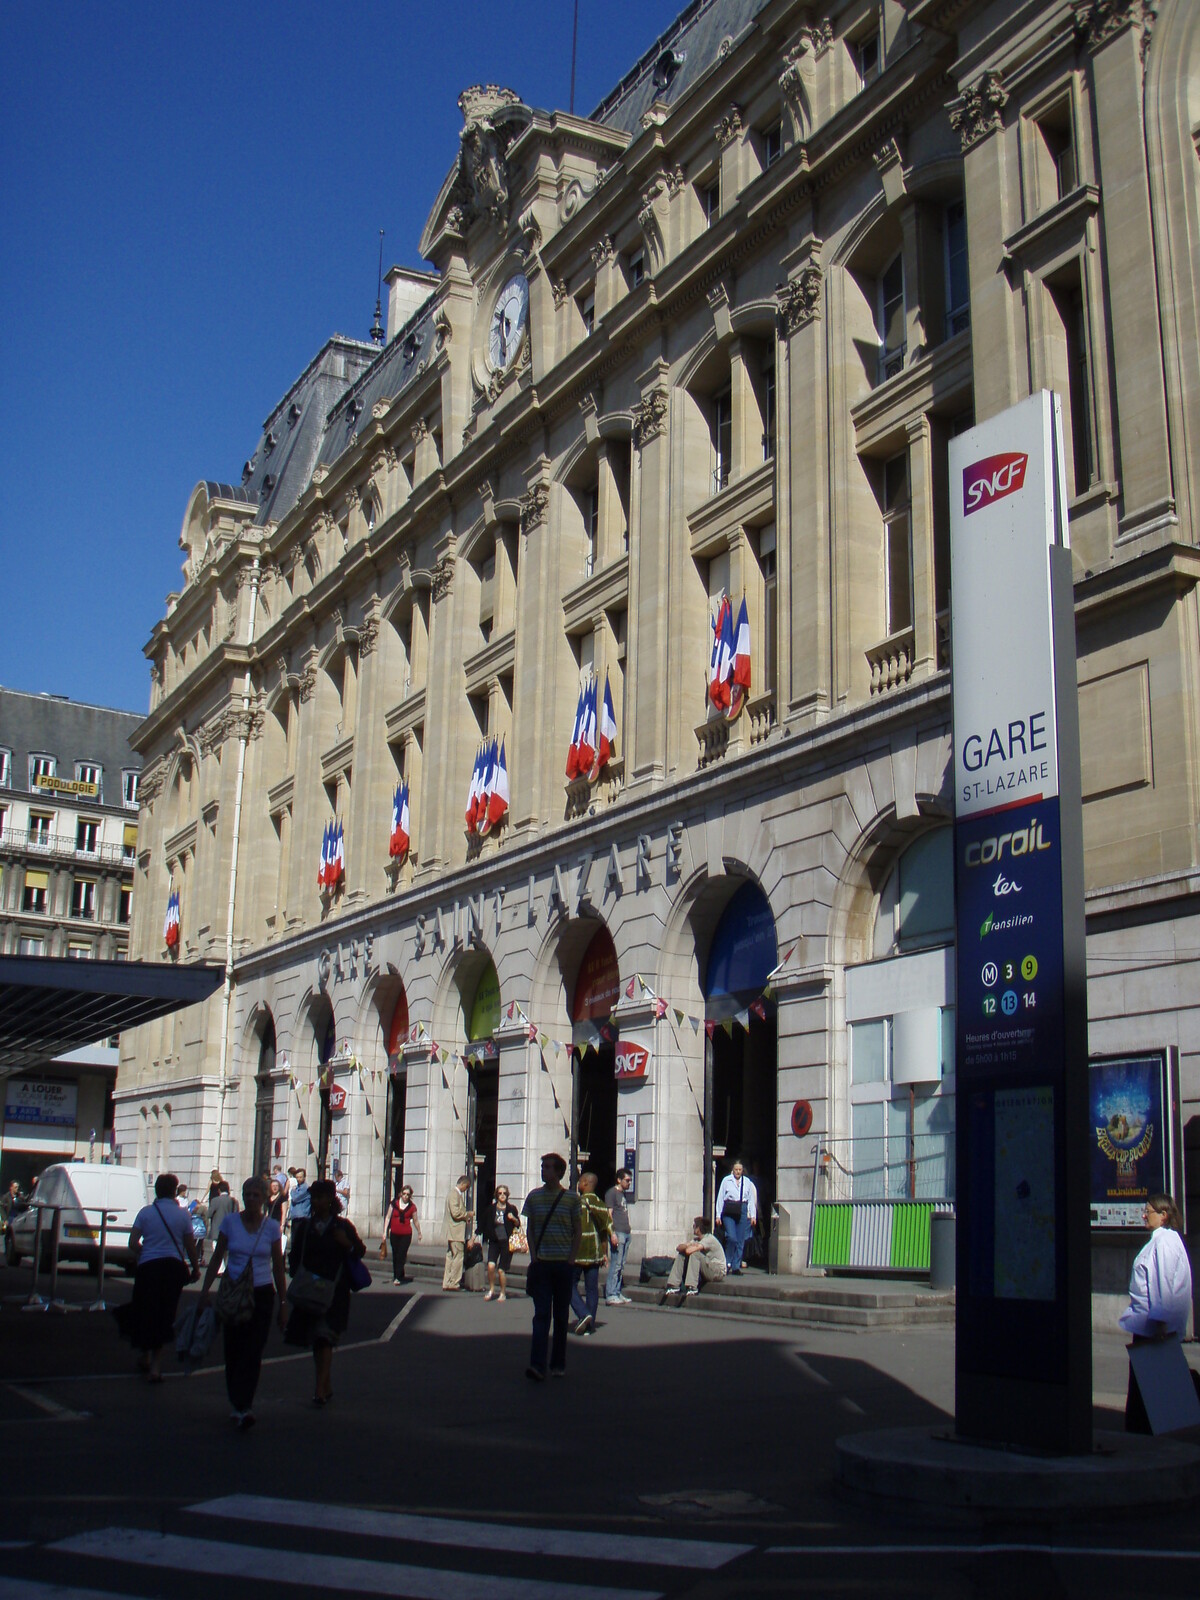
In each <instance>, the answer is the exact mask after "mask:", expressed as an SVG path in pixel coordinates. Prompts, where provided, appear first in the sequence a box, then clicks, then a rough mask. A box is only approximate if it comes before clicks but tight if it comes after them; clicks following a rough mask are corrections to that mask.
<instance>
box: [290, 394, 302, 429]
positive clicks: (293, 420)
mask: <svg viewBox="0 0 1200 1600" xmlns="http://www.w3.org/2000/svg"><path fill="white" fill-rule="evenodd" d="M287 419H288V427H289V428H294V427H295V426H296V424H297V423H298V422H299V421H300V407H299V404H298V403H297V402H296V401H295V400H293V401H292V403H291V405H290V406H289V407H288V415H287Z"/></svg>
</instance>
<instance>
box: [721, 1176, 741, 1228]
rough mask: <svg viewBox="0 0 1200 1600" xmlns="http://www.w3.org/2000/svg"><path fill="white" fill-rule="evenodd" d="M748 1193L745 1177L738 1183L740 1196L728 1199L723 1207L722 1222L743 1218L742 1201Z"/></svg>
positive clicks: (738, 1220)
mask: <svg viewBox="0 0 1200 1600" xmlns="http://www.w3.org/2000/svg"><path fill="white" fill-rule="evenodd" d="M745 1193H746V1180H745V1178H743V1179H742V1180H741V1182H740V1183H739V1184H738V1197H737V1199H736V1200H726V1202H725V1204H724V1205H723V1206H722V1207H721V1221H722V1222H740V1221H741V1220H742V1201H743V1198H744V1196H745Z"/></svg>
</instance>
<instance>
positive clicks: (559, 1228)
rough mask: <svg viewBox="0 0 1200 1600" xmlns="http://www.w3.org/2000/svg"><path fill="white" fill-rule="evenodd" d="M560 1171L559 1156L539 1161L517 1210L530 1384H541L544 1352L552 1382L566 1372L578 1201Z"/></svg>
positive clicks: (562, 1164) (578, 1228)
mask: <svg viewBox="0 0 1200 1600" xmlns="http://www.w3.org/2000/svg"><path fill="white" fill-rule="evenodd" d="M566 1171H567V1163H566V1162H565V1161H564V1160H563V1158H562V1157H561V1156H560V1155H557V1154H551V1155H545V1156H543V1157H542V1186H541V1188H540V1189H533V1190H531V1191H530V1192H529V1194H527V1195H526V1196H525V1204H524V1205H523V1206H522V1207H521V1211H522V1214H523V1215H524V1217H525V1233H526V1237H527V1238H528V1240H529V1273H528V1276H527V1278H526V1280H525V1282H526V1289H527V1291H528V1293H529V1297H530V1299H531V1300H532V1301H533V1338H532V1342H531V1344H530V1349H529V1365H528V1366H527V1367H526V1368H525V1376H526V1377H527V1378H532V1379H533V1380H534V1382H536V1383H541V1382H543V1381H544V1380H545V1377H546V1355H547V1350H549V1356H550V1372H551V1373H552V1374H553V1376H554V1377H556V1378H561V1377H564V1376H565V1374H566V1370H567V1323H568V1320H569V1317H570V1309H571V1284H572V1282H573V1281H574V1272H575V1266H574V1263H575V1258H576V1256H577V1254H578V1252H579V1243H580V1232H581V1223H580V1205H579V1196H578V1195H577V1194H569V1193H568V1192H567V1190H565V1189H564V1188H563V1186H562V1181H563V1178H564V1177H565V1176H566ZM552 1321H553V1325H554V1338H553V1343H551V1337H550V1329H551V1322H552Z"/></svg>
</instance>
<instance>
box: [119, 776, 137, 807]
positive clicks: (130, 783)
mask: <svg viewBox="0 0 1200 1600" xmlns="http://www.w3.org/2000/svg"><path fill="white" fill-rule="evenodd" d="M139 776H140V774H138V773H136V772H130V771H125V772H123V773H122V774H121V804H122V805H123V806H127V807H128V809H129V810H130V811H136V810H137V803H138V777H139Z"/></svg>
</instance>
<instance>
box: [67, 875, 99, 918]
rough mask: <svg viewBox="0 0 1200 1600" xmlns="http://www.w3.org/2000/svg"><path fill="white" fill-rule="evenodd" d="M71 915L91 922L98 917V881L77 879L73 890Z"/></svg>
mask: <svg viewBox="0 0 1200 1600" xmlns="http://www.w3.org/2000/svg"><path fill="white" fill-rule="evenodd" d="M71 915H72V916H73V917H80V918H83V919H84V920H86V921H90V920H91V919H92V918H93V917H94V916H95V915H96V880H95V879H94V878H76V879H75V884H74V887H73V888H72V890H71Z"/></svg>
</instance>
